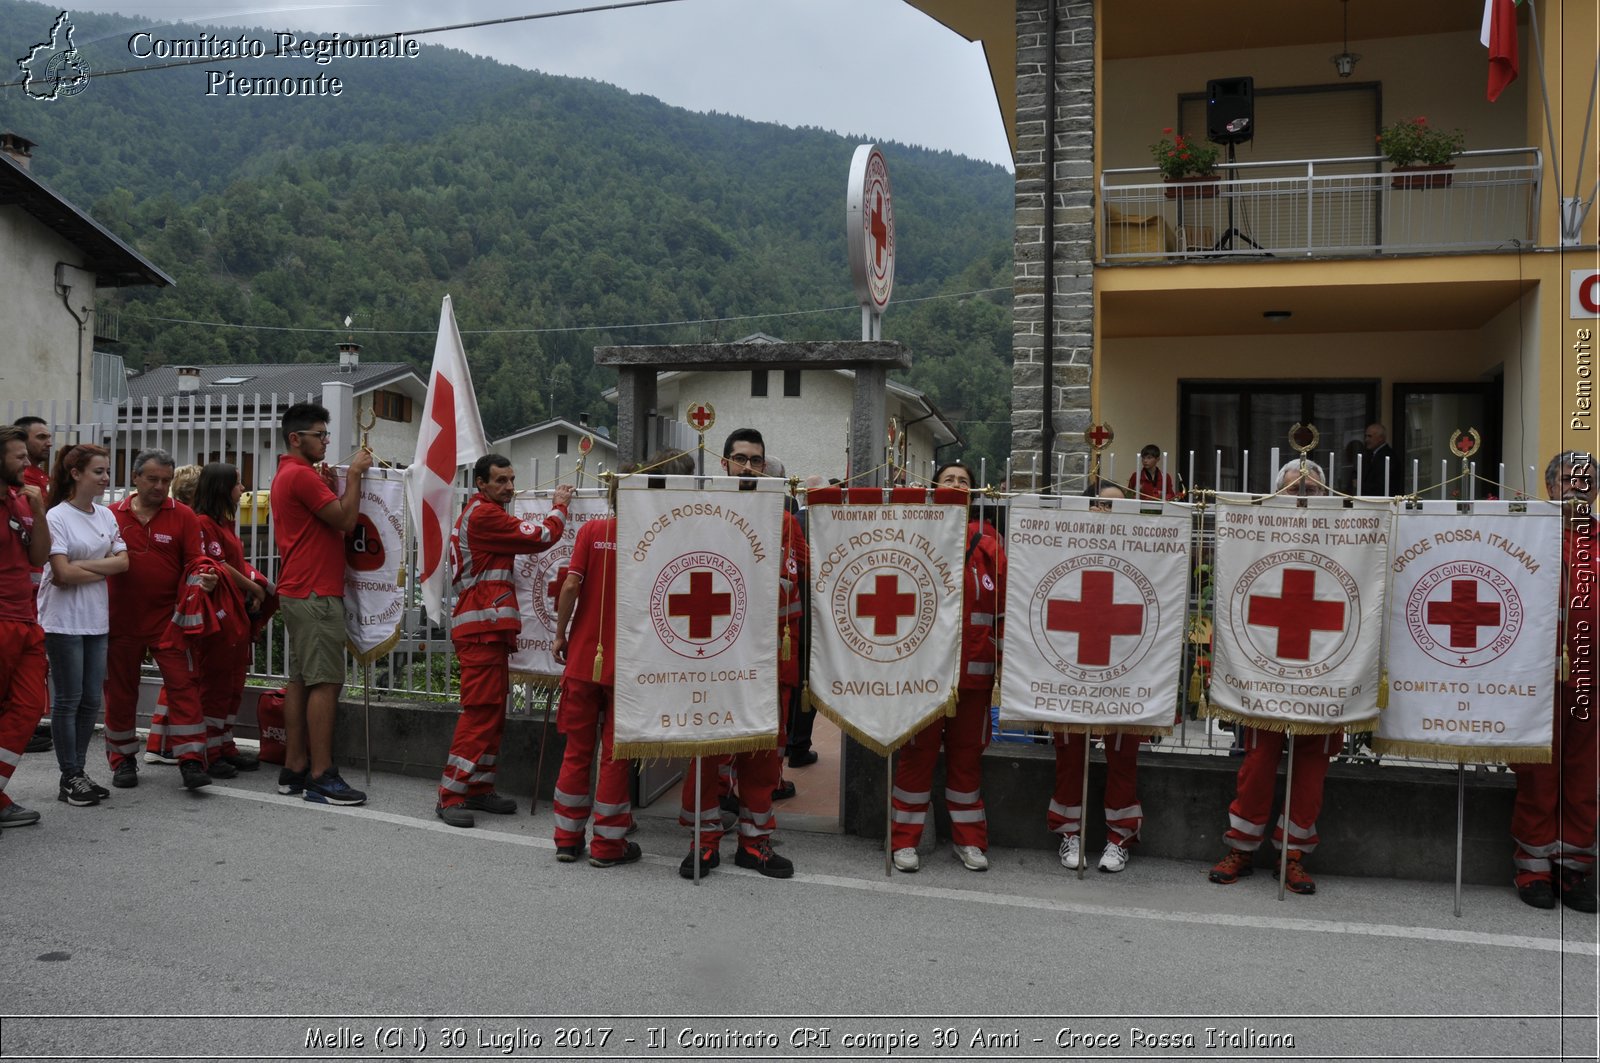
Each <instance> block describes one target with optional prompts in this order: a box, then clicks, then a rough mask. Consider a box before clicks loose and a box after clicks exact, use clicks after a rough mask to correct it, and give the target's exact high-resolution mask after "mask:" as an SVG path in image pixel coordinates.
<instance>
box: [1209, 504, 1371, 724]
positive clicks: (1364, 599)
mask: <svg viewBox="0 0 1600 1063" xmlns="http://www.w3.org/2000/svg"><path fill="white" fill-rule="evenodd" d="M1345 501H1346V500H1344V499H1340V498H1325V497H1315V498H1301V499H1296V498H1269V499H1267V500H1266V501H1265V502H1263V503H1261V504H1260V505H1235V504H1230V503H1228V502H1222V503H1220V504H1219V505H1218V506H1217V514H1216V528H1217V567H1216V581H1215V584H1214V586H1215V596H1214V598H1213V609H1214V610H1215V622H1214V623H1213V625H1212V630H1213V633H1214V634H1213V638H1214V654H1213V658H1212V669H1211V685H1210V704H1209V706H1208V707H1207V708H1206V709H1204V710H1203V711H1205V712H1207V714H1209V715H1211V716H1216V717H1221V718H1223V719H1229V720H1234V721H1236V722H1240V723H1245V724H1248V725H1249V726H1251V727H1261V728H1265V729H1267V730H1273V731H1292V732H1294V733H1295V734H1328V733H1331V732H1334V731H1338V730H1341V729H1346V728H1348V729H1350V730H1353V731H1370V730H1372V729H1373V727H1374V726H1376V724H1377V719H1378V677H1379V664H1378V658H1379V651H1380V649H1381V647H1382V643H1383V638H1382V629H1383V615H1384V614H1383V602H1384V584H1385V580H1384V573H1385V569H1386V565H1387V562H1388V548H1389V534H1390V526H1391V524H1392V521H1393V517H1394V514H1393V511H1392V508H1391V506H1390V503H1389V502H1387V501H1382V502H1379V501H1373V502H1367V501H1364V500H1357V501H1356V502H1355V504H1354V506H1353V507H1350V508H1347V507H1346V505H1345ZM1301 502H1303V503H1305V505H1304V506H1301V505H1300V504H1299V503H1301Z"/></svg>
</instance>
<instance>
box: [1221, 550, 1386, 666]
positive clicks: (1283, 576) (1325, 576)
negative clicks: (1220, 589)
mask: <svg viewBox="0 0 1600 1063" xmlns="http://www.w3.org/2000/svg"><path fill="white" fill-rule="evenodd" d="M1229 618H1230V620H1231V622H1232V627H1233V635H1234V638H1235V639H1236V640H1237V642H1238V645H1239V648H1240V649H1241V650H1242V651H1243V652H1244V654H1245V655H1246V656H1247V657H1248V658H1249V659H1250V663H1251V664H1253V665H1255V667H1256V668H1258V669H1260V670H1261V671H1262V672H1264V673H1265V674H1267V675H1271V676H1276V677H1278V678H1279V679H1314V678H1316V677H1317V676H1320V675H1326V674H1327V673H1328V672H1331V671H1333V670H1334V669H1335V668H1337V667H1339V665H1341V664H1343V663H1344V660H1345V658H1347V657H1349V656H1350V654H1351V652H1352V651H1354V650H1355V647H1356V641H1357V636H1358V635H1359V634H1360V631H1361V588H1360V587H1359V586H1358V585H1357V584H1356V581H1355V577H1353V576H1351V575H1350V573H1349V572H1347V571H1346V570H1345V569H1344V567H1343V566H1341V565H1340V564H1338V563H1337V562H1336V561H1334V560H1332V559H1331V558H1327V557H1324V556H1322V555H1321V554H1315V553H1312V552H1310V551H1303V550H1287V551H1279V552H1278V553H1275V554H1268V555H1267V556H1266V557H1263V558H1262V559H1261V560H1259V561H1257V562H1255V564H1253V565H1251V566H1250V567H1249V568H1247V569H1245V570H1244V573H1243V574H1242V575H1241V576H1240V577H1239V581H1238V582H1237V583H1235V584H1234V587H1233V594H1232V596H1231V601H1230V602H1229Z"/></svg>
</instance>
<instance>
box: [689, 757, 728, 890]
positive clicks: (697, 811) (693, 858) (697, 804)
mask: <svg viewBox="0 0 1600 1063" xmlns="http://www.w3.org/2000/svg"><path fill="white" fill-rule="evenodd" d="M704 814H705V807H704V805H703V804H702V799H701V796H700V755H699V754H698V753H696V754H695V758H694V848H692V849H690V850H689V863H690V864H691V865H692V866H693V868H694V884H695V885H696V886H698V885H700V817H701V816H703V815H704ZM717 815H718V816H719V817H720V816H721V815H722V809H721V806H720V805H719V806H718V808H717ZM717 825H718V826H721V820H720V819H719V820H718V824H717Z"/></svg>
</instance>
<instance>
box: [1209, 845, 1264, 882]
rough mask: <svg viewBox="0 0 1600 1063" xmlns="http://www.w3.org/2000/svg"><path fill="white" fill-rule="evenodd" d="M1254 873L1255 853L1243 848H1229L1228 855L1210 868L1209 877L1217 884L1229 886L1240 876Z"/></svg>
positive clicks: (1240, 877)
mask: <svg viewBox="0 0 1600 1063" xmlns="http://www.w3.org/2000/svg"><path fill="white" fill-rule="evenodd" d="M1255 873H1256V868H1255V854H1254V853H1247V852H1245V851H1244V850H1243V849H1229V850H1228V855H1227V856H1224V857H1223V858H1222V859H1221V860H1218V861H1217V865H1216V866H1215V867H1213V868H1212V869H1211V874H1210V876H1209V877H1210V879H1211V881H1212V882H1215V883H1217V885H1219V886H1231V885H1233V884H1234V883H1235V882H1238V881H1239V880H1240V879H1242V878H1249V877H1250V876H1251V875H1253V874H1255Z"/></svg>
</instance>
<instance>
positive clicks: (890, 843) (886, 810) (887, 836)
mask: <svg viewBox="0 0 1600 1063" xmlns="http://www.w3.org/2000/svg"><path fill="white" fill-rule="evenodd" d="M883 771H884V775H883V873H884V876H885V877H888V876H890V875H893V874H894V754H893V753H890V754H889V755H888V756H887V757H884V758H883Z"/></svg>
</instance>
